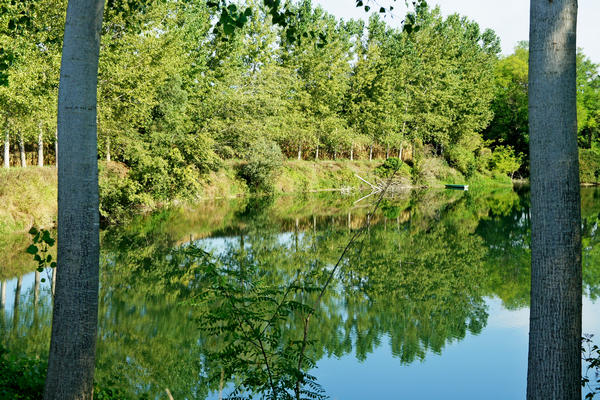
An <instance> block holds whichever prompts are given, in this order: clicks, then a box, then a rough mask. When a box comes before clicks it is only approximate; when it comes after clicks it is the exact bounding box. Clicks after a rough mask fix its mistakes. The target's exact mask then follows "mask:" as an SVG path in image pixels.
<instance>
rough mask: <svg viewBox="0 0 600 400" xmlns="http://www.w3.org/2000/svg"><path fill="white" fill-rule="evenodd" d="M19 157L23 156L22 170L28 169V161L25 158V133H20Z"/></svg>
mask: <svg viewBox="0 0 600 400" xmlns="http://www.w3.org/2000/svg"><path fill="white" fill-rule="evenodd" d="M19 155H20V156H21V168H25V167H27V159H26V158H25V141H24V140H23V133H22V132H19Z"/></svg>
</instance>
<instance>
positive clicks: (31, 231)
mask: <svg viewBox="0 0 600 400" xmlns="http://www.w3.org/2000/svg"><path fill="white" fill-rule="evenodd" d="M37 233H38V230H37V229H35V227H34V226H32V227H31V229H30V230H29V234H30V235H37Z"/></svg>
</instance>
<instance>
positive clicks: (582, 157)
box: [579, 149, 600, 183]
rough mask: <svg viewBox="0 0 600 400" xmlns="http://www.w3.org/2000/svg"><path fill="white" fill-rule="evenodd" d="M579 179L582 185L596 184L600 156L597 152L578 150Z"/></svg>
mask: <svg viewBox="0 0 600 400" xmlns="http://www.w3.org/2000/svg"><path fill="white" fill-rule="evenodd" d="M579 177H580V180H581V182H582V183H598V181H599V178H600V154H599V153H598V151H597V150H593V149H580V150H579Z"/></svg>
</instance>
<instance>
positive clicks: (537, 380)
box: [527, 0, 582, 400]
mask: <svg viewBox="0 0 600 400" xmlns="http://www.w3.org/2000/svg"><path fill="white" fill-rule="evenodd" d="M530 15H531V25H530V36H529V49H530V55H529V131H530V157H531V213H532V219H531V221H532V223H531V233H532V242H531V314H530V328H529V332H530V333H529V361H528V373H527V399H528V400H534V399H535V400H538V399H539V400H542V399H544V400H547V399H573V400H575V399H577V400H579V399H581V384H580V382H581V353H580V351H581V348H580V338H581V294H582V293H581V292H582V284H581V232H580V230H581V211H580V192H579V160H578V150H577V108H576V84H575V77H576V71H575V54H576V38H575V36H576V35H575V32H576V24H577V0H531V14H530Z"/></svg>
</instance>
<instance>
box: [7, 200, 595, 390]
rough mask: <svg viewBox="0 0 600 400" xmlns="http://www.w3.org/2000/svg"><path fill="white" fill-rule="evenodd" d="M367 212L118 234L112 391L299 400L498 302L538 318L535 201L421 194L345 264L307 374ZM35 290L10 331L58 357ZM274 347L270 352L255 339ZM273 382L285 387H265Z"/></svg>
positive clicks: (588, 231)
mask: <svg viewBox="0 0 600 400" xmlns="http://www.w3.org/2000/svg"><path fill="white" fill-rule="evenodd" d="M596 197H598V192H597V191H593V190H590V191H584V192H583V201H584V208H583V209H584V222H583V223H584V229H583V234H584V239H583V242H584V280H585V282H584V286H585V288H586V292H587V293H588V294H589V295H590V296H591V297H592V298H597V297H598V295H599V294H600V291H599V290H600V289H599V288H600V271H599V270H598V268H599V267H598V265H600V263H599V262H596V261H598V258H599V257H600V253H599V252H600V250H598V249H600V246H596V244H597V243H596V242H597V241H598V240H599V238H600V237H599V236H598V211H600V210H599V209H598V208H599V207H598V206H596V204H599V203H600V202H598V201H597V199H596ZM353 200H354V199H352V198H347V199H346V198H340V197H339V196H337V195H327V196H325V195H318V196H306V197H305V198H303V199H302V198H294V197H282V198H276V199H269V198H262V199H248V200H242V201H236V202H231V203H224V202H221V203H218V202H215V203H208V204H205V205H203V207H201V208H199V209H198V210H196V211H194V210H172V211H165V212H162V213H159V214H156V215H154V216H152V217H148V218H138V219H136V220H134V221H133V222H131V224H129V225H127V226H125V227H122V228H119V229H113V230H109V231H106V232H104V234H103V247H102V252H101V257H102V275H101V292H102V294H101V299H100V328H99V336H98V360H97V371H96V381H97V384H98V385H99V386H101V387H102V388H104V389H105V390H108V391H112V393H116V394H118V396H119V398H125V399H128V398H131V399H133V398H136V399H137V398H161V397H163V398H166V392H165V389H168V390H169V391H170V393H172V395H173V397H174V398H176V399H184V398H207V397H211V396H212V397H214V398H216V397H218V394H214V393H218V392H219V391H220V390H223V392H224V395H225V394H228V393H232V391H233V390H234V389H235V388H236V387H240V388H242V389H244V390H246V393H247V391H254V392H262V393H265V394H269V393H270V392H271V391H270V388H272V386H277V385H280V386H277V387H279V389H278V394H279V397H280V398H285V395H284V394H283V393H284V389H289V391H288V393H289V395H290V397H293V396H294V387H293V386H294V385H295V382H296V381H297V380H298V379H300V380H301V382H303V383H304V384H306V385H305V389H306V390H309V391H312V392H313V393H317V394H318V387H317V386H315V385H313V386H310V384H311V382H312V381H311V378H310V375H302V374H312V375H316V376H317V378H316V382H313V383H315V384H316V383H318V372H319V371H318V369H316V370H315V369H314V368H312V367H313V366H314V365H315V364H317V363H318V361H319V360H321V359H323V358H325V357H330V356H338V357H341V356H343V355H346V354H354V355H355V356H356V358H357V359H358V360H359V361H360V360H365V359H366V358H367V357H368V355H369V354H370V353H371V352H373V351H374V350H375V349H376V348H377V347H379V346H381V345H382V343H383V342H386V341H388V340H389V342H390V344H391V349H392V352H393V354H394V356H396V357H397V358H398V360H399V362H400V363H403V364H409V363H412V362H414V361H415V360H423V359H425V358H426V357H427V354H428V353H429V352H433V353H442V352H443V350H444V347H445V346H447V345H448V344H449V343H451V342H453V341H459V340H462V339H463V338H464V337H465V336H466V335H467V334H468V333H472V334H478V333H479V332H481V330H482V329H484V327H485V326H486V324H487V319H488V314H487V308H486V299H487V298H488V297H491V296H496V297H499V298H500V299H501V300H502V302H503V304H504V305H505V306H506V307H507V308H509V309H515V308H521V307H526V306H527V305H528V301H529V298H528V296H529V254H530V253H529V235H530V225H529V198H528V194H527V192H526V191H523V192H518V193H517V192H513V191H511V190H501V191H498V192H496V193H491V194H489V193H486V194H478V193H473V192H466V193H462V192H461V193H458V192H435V191H426V192H413V193H410V194H406V195H404V196H399V197H397V198H395V199H389V200H387V201H386V202H385V204H383V205H382V207H381V209H380V211H379V212H378V213H377V214H376V215H375V216H374V217H373V218H372V220H371V221H370V228H369V230H368V232H367V233H366V234H365V235H364V236H363V238H362V240H361V241H360V243H358V244H357V245H356V246H354V247H353V248H352V251H350V252H349V253H348V256H347V257H345V259H344V260H343V261H342V264H341V266H340V269H339V271H338V273H336V274H335V277H334V281H333V282H332V286H331V287H330V289H329V290H327V291H326V292H325V295H324V297H323V298H322V301H321V303H320V307H318V308H317V309H316V310H315V313H314V316H313V317H312V318H313V320H312V322H311V324H310V325H309V334H308V338H309V339H310V340H309V346H308V347H307V350H306V362H305V363H303V365H302V368H301V369H300V370H298V368H296V367H295V365H296V364H294V361H295V360H297V356H298V351H299V350H298V343H299V341H300V340H301V339H302V337H303V329H304V318H305V317H306V314H307V312H309V311H308V310H309V308H310V307H312V306H313V305H314V304H315V300H316V297H317V296H318V293H317V291H316V289H317V288H320V287H321V286H322V285H323V283H324V280H325V279H326V277H327V275H328V272H329V271H331V267H332V265H334V264H335V263H336V261H337V258H338V257H339V255H340V253H341V251H342V249H343V247H344V246H345V244H346V243H347V242H348V240H350V237H351V235H352V234H353V231H354V230H356V229H358V228H360V227H361V226H363V225H364V224H366V222H367V221H366V220H367V217H366V216H367V212H368V208H367V207H364V206H363V207H360V206H358V207H357V206H352V202H353ZM205 251H206V252H209V253H210V255H206V254H205ZM209 266H210V267H209ZM2 276H5V275H2ZM31 281H32V284H31V287H30V288H28V287H27V286H26V285H25V286H26V287H24V288H21V292H22V294H21V296H20V300H17V301H16V302H14V301H13V302H12V303H11V302H9V303H8V305H12V307H13V308H15V307H16V309H14V310H10V309H8V306H6V307H5V308H6V309H4V308H3V310H2V311H3V312H2V313H1V315H0V329H2V341H3V343H5V344H6V345H7V346H8V347H9V348H10V349H11V351H14V352H23V353H27V354H29V355H38V356H40V357H42V358H43V357H45V356H46V354H47V348H48V340H49V334H50V328H49V321H50V314H51V313H50V305H51V302H50V301H49V293H48V287H47V284H46V285H44V284H42V285H41V287H42V288H41V289H39V290H40V293H39V294H37V295H36V294H35V293H34V292H35V285H34V283H33V279H31ZM4 282H6V279H4ZM13 286H14V284H13ZM226 292H227V295H226V296H224V297H222V298H219V296H218V295H219V294H221V295H223V294H224V293H226ZM3 294H4V295H5V296H6V289H4V290H3ZM9 295H10V294H9ZM227 296H229V297H227ZM3 299H4V298H3ZM283 299H285V301H283ZM3 302H6V300H3ZM35 303H37V306H36V305H35ZM232 304H233V305H232ZM233 307H235V309H236V310H238V311H236V312H233V310H234V308H233ZM244 318H245V319H244ZM240 319H241V321H242V323H241V327H240ZM236 320H237V321H236ZM244 321H246V322H244ZM266 326H268V328H266V329H265V327H266ZM258 334H261V335H263V336H262V337H261V340H262V339H265V340H264V342H263V343H262V347H263V349H262V350H261V349H260V348H261V346H260V343H258V346H256V345H253V344H251V343H250V344H249V342H248V340H250V339H252V340H254V339H256V337H257V335H258ZM251 348H253V349H251ZM263 350H264V351H263ZM265 354H266V356H267V359H268V360H269V361H268V364H269V367H270V368H269V369H270V370H271V371H267V370H266V364H265ZM269 372H270V375H271V379H274V380H277V379H279V382H278V383H277V384H273V385H267V386H268V387H267V388H266V390H265V382H268V380H269ZM324 390H325V393H326V391H327V388H326V387H325V388H324ZM211 393H213V394H212V395H211ZM265 397H268V396H265Z"/></svg>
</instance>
